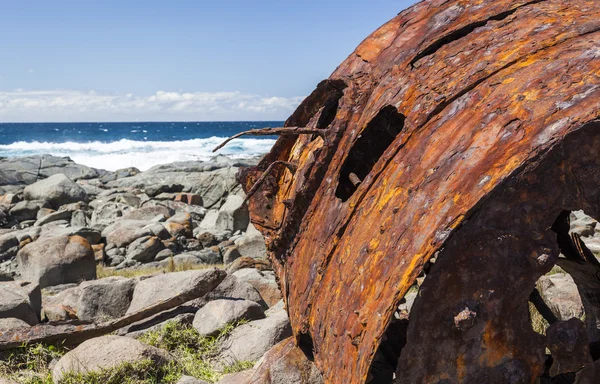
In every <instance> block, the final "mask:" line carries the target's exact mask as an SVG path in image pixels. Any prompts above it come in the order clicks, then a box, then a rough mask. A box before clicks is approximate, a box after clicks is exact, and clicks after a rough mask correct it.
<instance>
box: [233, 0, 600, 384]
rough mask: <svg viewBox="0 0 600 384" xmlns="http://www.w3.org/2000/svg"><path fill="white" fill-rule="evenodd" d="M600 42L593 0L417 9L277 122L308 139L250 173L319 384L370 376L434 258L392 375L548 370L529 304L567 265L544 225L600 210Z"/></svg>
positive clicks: (461, 377) (457, 378) (511, 379)
mask: <svg viewBox="0 0 600 384" xmlns="http://www.w3.org/2000/svg"><path fill="white" fill-rule="evenodd" d="M599 31H600V2H598V1H597V0H591V1H584V0H569V1H567V0H546V1H523V0H517V1H505V0H494V1H491V0H488V1H486V0H471V1H458V0H454V1H447V0H431V1H424V2H421V3H418V4H416V5H415V6H413V7H411V8H409V9H407V10H405V11H404V12H402V13H400V14H399V15H398V16H397V17H395V18H394V19H392V20H391V21H390V22H388V23H387V24H385V25H384V26H383V27H381V28H380V29H379V30H377V31H376V32H374V33H373V34H372V35H371V36H369V37H368V38H367V39H366V40H365V41H363V42H362V43H361V45H360V46H359V47H358V48H357V49H356V50H355V52H354V53H353V54H352V55H351V56H350V57H349V58H348V59H347V60H346V61H344V62H343V63H342V64H341V65H340V66H339V67H338V68H337V70H336V71H335V72H334V73H333V74H332V75H331V77H330V78H329V79H328V80H325V81H323V82H322V83H321V84H319V85H318V87H317V89H316V90H315V91H314V92H313V94H311V95H310V96H309V97H308V98H307V99H306V100H305V101H304V102H303V103H302V104H301V105H300V106H299V108H298V109H297V110H296V112H294V114H293V115H292V116H291V117H290V118H289V119H288V120H287V122H286V124H285V126H286V127H293V128H291V129H298V128H300V129H302V128H304V129H305V130H304V131H302V132H301V131H297V134H292V135H290V134H288V135H285V136H283V137H281V138H280V139H279V140H278V141H277V143H276V144H275V146H274V147H273V149H272V151H271V152H270V153H269V154H268V155H267V156H266V157H265V158H264V159H263V160H262V161H261V162H260V164H259V165H258V166H256V167H254V168H249V169H245V170H243V171H242V172H241V173H240V175H239V179H240V181H241V182H242V185H243V186H244V188H245V190H246V191H247V192H248V191H250V190H253V188H254V190H253V194H252V196H251V197H250V198H249V201H248V204H249V208H250V212H251V220H252V222H253V223H254V225H255V226H256V227H257V228H258V229H259V230H260V231H261V232H262V233H263V234H264V235H265V238H266V241H267V249H268V252H269V257H270V259H271V261H272V262H273V264H274V268H275V270H276V273H277V276H278V278H279V282H280V285H281V289H282V292H283V293H284V298H285V302H286V305H287V309H288V312H289V315H290V320H291V324H292V328H293V331H294V336H295V340H296V344H297V346H298V347H300V348H302V350H303V351H305V353H306V354H307V355H308V356H309V357H310V358H314V361H315V362H316V364H317V366H318V368H319V369H320V370H321V371H322V373H323V376H324V378H325V380H326V382H327V383H344V384H346V383H364V382H365V381H367V379H368V377H369V373H370V369H371V365H372V363H373V359H374V356H375V354H376V351H377V350H378V348H379V347H380V344H381V343H382V338H383V335H384V333H385V332H386V329H388V326H389V325H390V322H391V320H392V317H393V314H394V311H395V310H396V308H397V306H398V303H399V301H400V300H401V299H402V298H403V296H404V295H405V293H406V292H407V290H408V289H409V288H410V287H411V286H412V285H413V284H414V282H415V280H416V277H417V276H418V275H419V274H420V273H421V272H422V269H423V266H424V265H425V264H426V263H427V262H428V260H429V259H430V258H431V257H432V255H434V254H436V253H438V256H437V261H436V263H435V264H434V265H433V267H432V268H431V271H430V273H429V274H428V276H427V278H426V280H425V283H424V284H423V285H422V286H421V290H420V294H419V297H418V299H417V301H416V302H415V305H414V307H413V310H412V312H411V318H410V324H409V326H408V332H407V334H406V345H405V346H404V348H403V349H402V350H401V351H398V354H399V359H398V363H397V372H396V375H397V381H398V382H401V383H405V382H406V383H446V382H447V383H455V382H460V383H474V382H486V383H533V382H535V381H536V380H538V378H539V377H540V376H542V375H543V374H544V361H545V353H544V350H545V346H546V342H547V340H546V339H545V338H544V337H543V336H541V335H538V334H537V333H535V332H534V331H533V330H532V328H531V325H530V323H529V312H528V303H527V301H528V298H529V296H530V294H531V292H532V290H533V289H534V287H535V282H536V281H537V279H538V278H539V277H540V276H542V275H543V274H544V273H546V272H548V271H549V270H550V269H551V268H552V267H553V266H554V265H555V264H556V262H557V261H558V262H559V263H561V261H560V260H559V258H558V255H559V252H560V250H563V248H564V246H565V245H564V242H563V244H561V245H559V244H558V243H557V233H558V237H560V236H561V234H560V233H559V232H556V231H553V230H552V228H553V223H554V221H555V220H556V219H557V217H559V216H560V215H561V212H568V211H570V210H574V209H581V208H583V209H585V210H586V213H588V214H590V215H592V216H595V217H596V218H600V205H599V204H600V198H599V197H600V195H599V194H598V193H597V192H596V191H598V190H599V189H598V185H600V184H599V182H600V160H599V159H598V153H600V152H599V151H600V125H599V123H598V119H599V117H600V32H599ZM315 130H322V133H318V134H317V133H315ZM275 162H281V163H279V164H284V166H276V167H271V168H270V169H269V167H270V166H271V164H273V163H275ZM267 169H269V172H268V174H265V171H266V170H267ZM257 181H260V185H259V186H258V187H256V185H257V184H256V183H257ZM555 229H556V228H555ZM563 235H564V234H563ZM567 237H568V236H567ZM561 260H562V259H561ZM563 263H564V261H563ZM574 263H576V264H577V265H579V266H581V265H583V264H582V262H580V261H574ZM567 264H568V263H567ZM592 264H593V263H592ZM592 264H590V265H591V266H590V268H595V265H592ZM586 265H587V264H586ZM572 269H573V271H575V272H574V273H572V274H573V276H574V278H575V280H576V282H577V283H578V287H579V289H580V291H581V292H583V293H584V294H582V296H585V293H586V292H587V295H588V296H589V297H590V298H593V297H595V296H594V295H595V294H596V292H600V289H598V287H596V286H595V285H594V284H595V283H594V282H593V281H592V282H590V281H583V280H582V279H578V278H577V277H576V275H577V273H576V271H578V269H577V268H575V267H573V268H572ZM584 269H585V268H584ZM581 275H584V274H583V273H582V274H581ZM588 280H589V279H588ZM595 289H597V291H595ZM598 297H600V294H599V295H598ZM588 301H589V303H586V313H588V312H589V313H594V311H596V310H597V308H595V307H594V303H598V302H600V301H598V300H596V301H595V300H593V299H590V300H588ZM584 302H585V300H584ZM588 304H589V306H588ZM588 328H589V327H588ZM578 329H579V328H578ZM592 331H593V330H592ZM592 331H590V329H588V336H589V335H590V334H593V332H592ZM589 341H590V342H593V341H597V340H593V339H590V340H589ZM578 345H579V344H578ZM311 355H312V356H311ZM588 360H589V359H588V358H587V357H586V358H584V359H583V360H582V361H583V363H584V364H585V363H588V362H589V361H588ZM563 366H577V363H573V362H569V364H568V365H565V364H563Z"/></svg>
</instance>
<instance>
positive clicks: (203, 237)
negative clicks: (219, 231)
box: [196, 232, 218, 248]
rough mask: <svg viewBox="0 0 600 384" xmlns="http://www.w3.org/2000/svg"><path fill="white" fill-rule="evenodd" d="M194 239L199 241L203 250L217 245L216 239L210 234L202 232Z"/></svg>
mask: <svg viewBox="0 0 600 384" xmlns="http://www.w3.org/2000/svg"><path fill="white" fill-rule="evenodd" d="M196 238H197V239H198V240H200V243H202V246H203V247H205V248H208V247H212V246H214V245H217V244H218V241H217V238H216V237H215V235H213V234H212V233H210V232H203V233H200V234H198V235H196Z"/></svg>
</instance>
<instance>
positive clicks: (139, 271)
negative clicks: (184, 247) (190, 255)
mask: <svg viewBox="0 0 600 384" xmlns="http://www.w3.org/2000/svg"><path fill="white" fill-rule="evenodd" d="M215 267H216V268H221V269H223V268H224V265H223V264H193V263H189V262H183V263H177V262H175V261H174V259H173V258H172V257H171V258H169V263H168V264H167V265H166V266H164V267H146V268H134V269H129V268H127V269H114V268H110V267H106V266H104V265H102V264H98V265H97V266H96V276H97V278H98V279H102V278H105V277H111V276H122V277H128V278H130V277H139V276H149V275H156V274H159V273H169V272H181V271H190V270H199V269H209V268H215Z"/></svg>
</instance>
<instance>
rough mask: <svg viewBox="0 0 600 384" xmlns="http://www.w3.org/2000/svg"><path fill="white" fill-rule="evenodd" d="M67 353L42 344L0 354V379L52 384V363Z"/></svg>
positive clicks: (64, 350) (34, 383)
mask: <svg viewBox="0 0 600 384" xmlns="http://www.w3.org/2000/svg"><path fill="white" fill-rule="evenodd" d="M66 352H67V350H66V349H64V348H59V347H55V346H52V345H50V346H45V345H42V344H35V345H29V346H26V345H24V346H22V347H20V348H16V349H13V350H11V351H6V352H3V353H2V354H0V377H3V378H10V379H12V380H15V381H17V382H19V383H24V384H51V383H52V372H51V371H50V369H49V366H50V363H51V362H52V360H53V359H59V358H60V357H62V355H64V354H65V353H66Z"/></svg>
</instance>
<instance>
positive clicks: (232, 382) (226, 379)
mask: <svg viewBox="0 0 600 384" xmlns="http://www.w3.org/2000/svg"><path fill="white" fill-rule="evenodd" d="M253 374H254V370H253V369H249V370H246V371H242V372H237V373H230V374H227V375H224V376H223V377H222V378H221V380H219V381H218V382H217V384H247V383H249V380H250V379H251V378H252V375H253ZM261 384H263V383H261Z"/></svg>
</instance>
